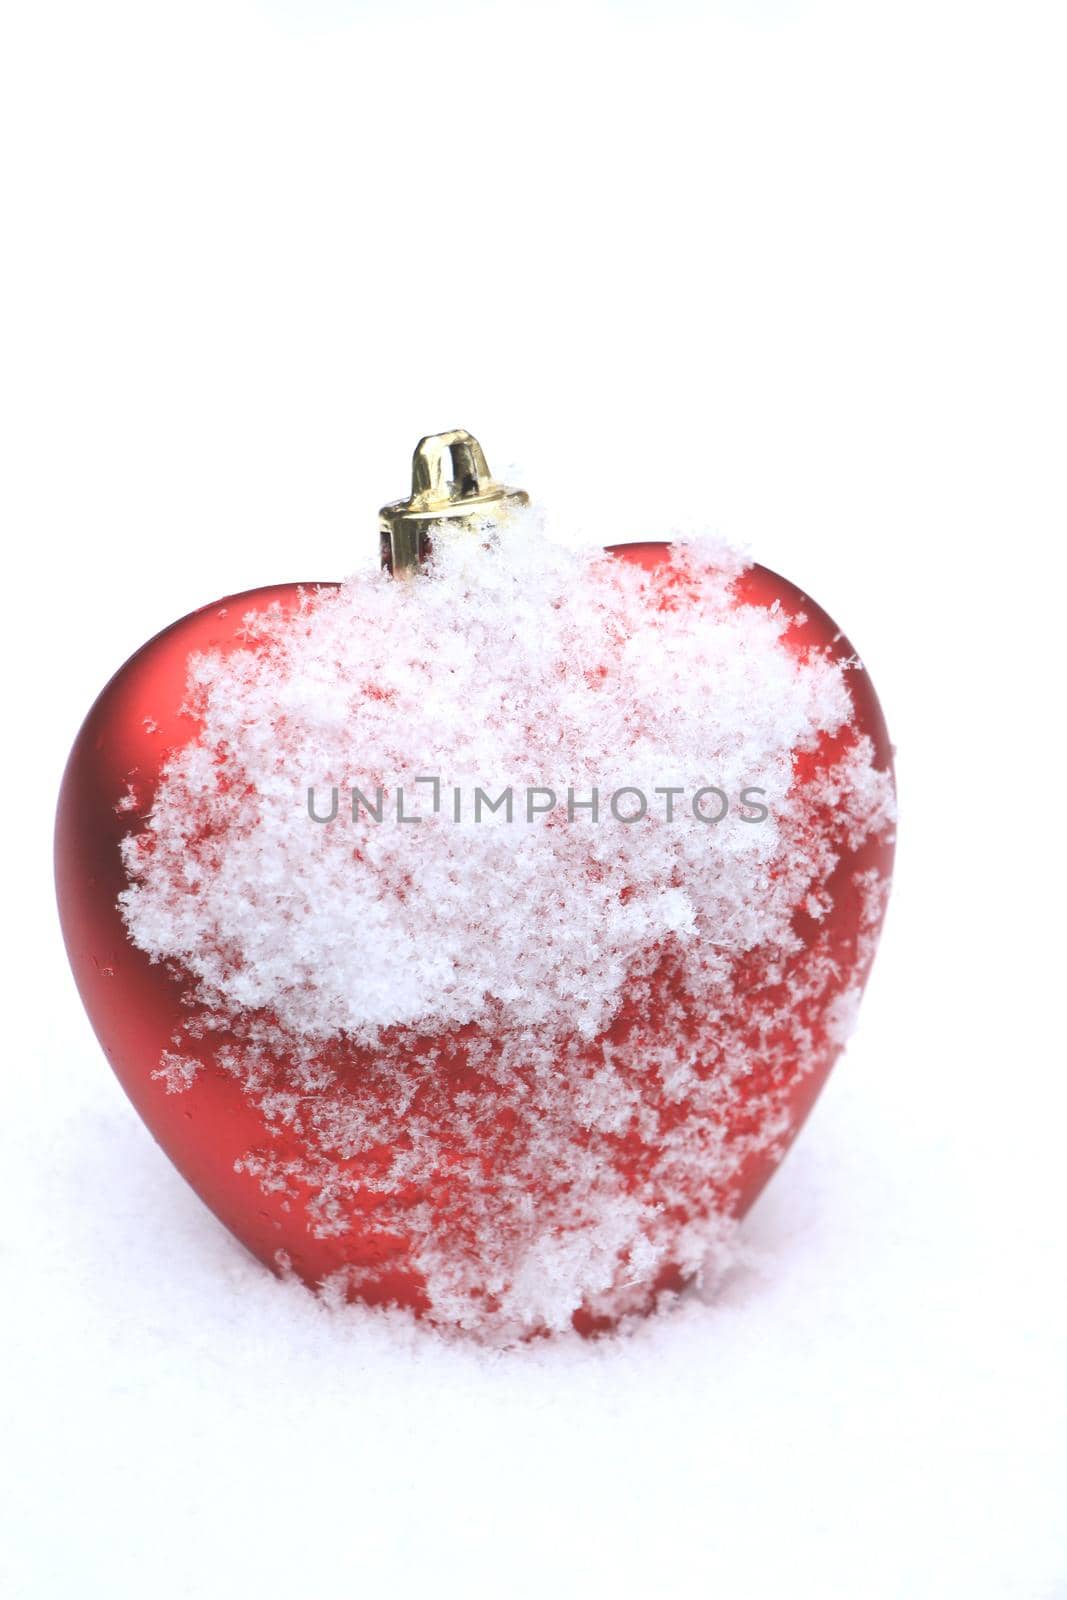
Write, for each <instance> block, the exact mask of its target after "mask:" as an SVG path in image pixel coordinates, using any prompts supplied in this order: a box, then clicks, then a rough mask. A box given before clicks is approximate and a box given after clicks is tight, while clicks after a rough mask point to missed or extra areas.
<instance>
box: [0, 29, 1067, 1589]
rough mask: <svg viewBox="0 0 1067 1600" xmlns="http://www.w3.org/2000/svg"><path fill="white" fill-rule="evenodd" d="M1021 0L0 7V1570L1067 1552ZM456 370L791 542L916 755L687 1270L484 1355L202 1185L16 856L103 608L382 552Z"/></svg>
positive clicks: (739, 1579) (1050, 301)
mask: <svg viewBox="0 0 1067 1600" xmlns="http://www.w3.org/2000/svg"><path fill="white" fill-rule="evenodd" d="M1061 9H1062V8H1060V7H1058V6H1056V5H1052V4H1050V5H1047V6H1043V5H1038V4H1031V3H1027V0H1022V3H1012V4H1002V5H989V4H983V3H982V0H971V3H968V4H962V3H960V4H952V3H950V0H925V3H921V4H920V3H913V0H897V3H895V4H893V5H882V6H878V5H872V4H851V5H840V6H838V5H821V4H816V3H812V4H808V3H805V0H778V3H770V0H768V3H766V4H762V5H761V4H758V3H753V4H745V3H743V0H732V3H729V4H726V3H721V4H713V3H709V4H706V5H699V4H697V3H696V0H693V3H692V4H690V5H684V4H680V3H675V4H670V3H667V0H659V3H658V4H656V5H652V4H643V3H639V0H631V3H629V4H621V3H620V4H601V5H599V6H594V5H592V4H585V3H580V0H575V3H572V4H569V5H563V6H558V7H557V6H554V5H550V4H544V3H539V4H532V3H531V4H526V5H522V6H517V5H512V4H502V5H497V6H492V7H486V8H484V9H482V10H477V9H475V8H467V9H465V8H463V7H462V6H458V7H457V6H456V5H455V4H451V5H448V6H435V5H433V4H431V3H430V0H424V3H423V4H421V5H420V4H413V3H410V0H395V3H394V4H392V5H390V6H388V7H381V8H380V9H379V8H378V7H373V6H370V5H360V4H358V3H356V0H349V3H345V0H333V3H325V0H310V3H308V4H303V5H301V4H298V3H297V0H272V3H267V0H262V3H260V4H258V5H256V4H252V3H249V4H247V5H241V4H236V3H231V0H214V3H212V4H201V3H199V0H183V3H182V4H172V5H166V6H164V5H161V4H158V3H150V0H149V3H146V0H138V3H135V4H134V3H131V4H129V5H125V6H123V5H118V4H114V3H112V0H100V3H97V4H94V5H79V4H70V5H54V4H49V3H47V0H44V3H38V4H33V5H30V4H23V5H21V6H19V5H16V4H11V5H9V6H7V7H5V9H4V20H3V30H4V35H5V37H4V39H3V41H2V51H0V55H2V64H0V80H2V81H0V118H2V120H3V129H2V134H3V137H2V148H3V161H4V197H3V223H4V229H5V235H6V240H5V244H4V248H3V257H2V260H0V272H2V273H3V276H4V278H5V287H4V292H3V306H2V314H3V319H4V360H3V367H4V372H3V379H2V382H3V390H4V393H3V404H4V416H3V422H2V433H0V438H2V446H3V456H4V458H5V466H4V483H3V501H4V504H3V518H4V523H5V529H6V533H7V536H8V540H9V543H8V550H9V561H10V560H11V559H12V558H13V560H14V571H13V572H9V577H8V583H7V593H6V607H5V625H4V630H3V631H4V644H5V649H6V650H7V651H9V652H10V659H9V663H8V666H7V674H8V675H7V678H6V692H5V698H4V713H5V723H6V725H7V737H6V744H7V753H8V756H9V757H10V770H9V772H8V775H7V777H6V780H5V784H4V794H5V805H6V806H7V807H8V808H9V812H8V815H7V818H6V822H5V835H4V836H5V838H6V841H7V847H6V852H5V862H4V880H5V887H6V890H7V894H6V896H5V900H6V908H7V909H6V916H5V919H4V920H5V923H6V931H7V934H8V935H9V937H10V944H11V949H10V953H9V955H8V957H7V958H6V960H5V963H4V967H5V977H7V978H9V979H10V980H11V992H10V997H9V999H8V1000H7V1002H6V1006H5V1013H4V1018H5V1041H4V1043H5V1048H4V1052H3V1054H4V1062H5V1080H6V1081H5V1089H4V1106H5V1109H4V1114H3V1140H4V1154H3V1161H2V1168H0V1178H2V1182H3V1185H4V1189H5V1196H4V1200H3V1219H4V1225H3V1230H2V1234H3V1247H4V1253H5V1264H4V1281H5V1285H6V1288H7V1297H6V1298H7V1309H6V1311H5V1312H4V1315H3V1319H2V1328H3V1338H4V1341H5V1344H8V1345H9V1346H10V1349H9V1352H8V1353H7V1355H6V1357H5V1360H4V1366H3V1383H4V1390H5V1407H6V1410H7V1413H8V1415H7V1417H6V1419H5V1425H4V1431H3V1450H4V1456H5V1471H6V1472H7V1474H8V1479H7V1482H6V1484H5V1485H4V1486H3V1491H2V1496H0V1516H2V1519H3V1522H4V1529H3V1561H4V1567H5V1577H6V1589H5V1593H7V1594H9V1595H14V1596H20V1597H21V1596H33V1597H35V1600H36V1597H49V1600H51V1597H62V1600H66V1597H68V1596H73V1597H77V1600H83V1597H88V1596H97V1595H99V1596H107V1597H109V1600H126V1597H131V1600H132V1597H134V1596H136V1597H138V1600H140V1597H148V1596H151V1597H152V1600H172V1597H177V1596H197V1597H200V1596H204V1597H211V1600H214V1597H216V1596H219V1597H221V1596H223V1595H228V1594H239V1595H242V1596H244V1595H253V1596H257V1597H263V1600H268V1597H269V1600H273V1597H276V1596H277V1597H281V1596H300V1597H303V1596H307V1595H316V1596H317V1595H333V1594H339V1595H348V1594H353V1595H356V1594H364V1593H367V1594H389V1595H395V1596H401V1597H405V1596H408V1595H411V1596H415V1595H423V1594H425V1595H464V1596H483V1595H484V1596H493V1597H498V1596H501V1597H502V1596H509V1597H510V1596H512V1595H520V1596H525V1595H534V1594H536V1595H538V1596H541V1595H545V1596H553V1597H563V1600H567V1597H570V1596H582V1597H585V1596H599V1595H613V1596H630V1595H634V1596H637V1595H642V1596H645V1595H664V1596H679V1597H682V1596H686V1597H687V1596H691V1595H692V1596H704V1595H707V1596H724V1597H727V1600H746V1597H749V1596H752V1597H757V1596H758V1597H763V1596H776V1597H777V1596H802V1597H807V1596H811V1597H813V1600H825V1597H829V1600H836V1597H838V1596H840V1597H848V1600H852V1597H853V1596H860V1597H872V1600H877V1597H883V1596H885V1597H894V1600H895V1597H908V1600H913V1597H918V1600H925V1597H930V1600H946V1597H947V1600H954V1597H957V1596H959V1597H961V1600H962V1597H966V1600H985V1597H994V1596H995V1597H1007V1596H1011V1597H1020V1600H1022V1597H1025V1600H1034V1597H1051V1596H1062V1595H1067V1549H1065V1535H1064V1526H1063V1524H1064V1516H1063V1506H1064V1504H1067V1475H1065V1466H1067V1444H1065V1431H1067V1418H1065V1382H1064V1370H1065V1366H1067V1361H1065V1334H1067V1318H1065V1311H1064V1291H1063V1266H1064V1215H1065V1206H1064V1194H1063V1182H1062V1176H1061V1174H1062V1169H1063V1153H1062V1150H1063V1141H1064V1110H1065V1105H1064V1094H1063V1087H1062V1082H1063V1070H1064V1050H1063V1039H1062V1032H1063V1005H1062V992H1063V979H1062V944H1061V943H1060V947H1059V948H1057V944H1058V941H1059V935H1060V930H1061V928H1062V910H1061V903H1062V902H1061V897H1062V892H1063V888H1062V881H1061V882H1060V883H1059V884H1057V881H1056V872H1057V869H1058V864H1059V863H1060V862H1061V861H1062V848H1061V839H1062V832H1063V825H1062V770H1063V769H1062V754H1061V751H1062V742H1063V712H1062V700H1061V693H1060V687H1061V674H1060V660H1061V653H1062V643H1061V639H1062V632H1063V614H1062V613H1063V603H1062V598H1061V590H1060V584H1061V581H1062V576H1063V568H1062V558H1061V548H1062V543H1063V539H1064V534H1065V532H1067V516H1065V496H1064V462H1063V451H1064V438H1065V423H1067V415H1065V410H1067V407H1065V390H1064V381H1065V380H1064V374H1065V358H1067V338H1065V317H1064V285H1065V283H1067V252H1065V248H1064V169H1063V153H1064V149H1065V140H1067V118H1065V113H1064V91H1063V84H1064V66H1065V63H1064V54H1065V53H1064V42H1065V41H1064V37H1063V33H1062V31H1061V16H1060V14H1059V13H1060V12H1061ZM457 425H463V426H466V427H469V428H471V429H473V430H474V431H475V432H477V433H478V434H479V435H480V436H481V438H482V440H483V443H484V444H485V446H486V449H487V452H488V454H489V459H490V463H491V465H493V466H494V467H495V468H496V469H497V471H498V473H500V474H501V475H503V474H504V472H505V470H507V471H509V472H512V473H515V474H518V475H519V476H520V481H522V482H524V483H525V484H526V486H527V487H528V488H529V489H531V490H532V491H533V492H534V493H535V494H536V495H537V496H538V498H540V499H542V500H543V501H545V502H547V503H548V504H550V505H551V506H552V507H553V508H554V509H555V510H556V511H557V512H558V511H560V510H562V509H565V510H566V513H567V515H568V517H570V518H572V519H573V525H574V529H575V536H576V537H583V538H590V539H591V538H596V537H602V538H608V537H610V538H615V539H625V538H632V537H638V536H640V535H642V534H652V535H653V536H655V535H664V534H667V533H669V531H670V529H671V528H672V526H675V525H678V524H681V523H686V524H690V525H692V524H697V525H706V526H711V527H715V528H717V529H718V530H720V531H721V532H722V533H724V534H726V535H727V536H728V537H731V538H733V539H735V540H739V541H742V542H748V543H750V544H751V546H752V548H753V552H754V554H755V556H756V558H757V559H759V560H762V561H763V562H764V563H765V564H767V565H769V566H772V567H774V568H777V569H778V570H780V571H783V572H785V573H786V574H788V575H789V576H791V577H792V578H794V579H795V580H796V581H798V582H799V583H801V584H802V585H803V586H805V587H807V588H809V589H810V590H811V592H812V593H813V594H815V596H816V597H817V598H818V599H819V600H820V601H821V602H822V604H824V605H825V606H826V607H827V608H828V609H829V610H830V611H831V612H832V613H833V614H834V615H835V616H836V617H837V619H838V620H839V622H840V623H841V624H842V625H843V626H844V627H845V628H846V629H847V631H848V632H849V633H850V635H851V636H852V638H853V640H854V642H855V643H856V644H857V645H858V647H859V648H860V649H861V651H862V652H863V655H864V657H865V659H866V661H867V664H868V666H869V668H870V670H871V672H872V674H873V676H874V679H875V682H876V683H877V684H878V686H879V689H880V692H881V695H882V699H883V702H884V705H885V707H886V710H887V713H888V716H889V720H890V724H891V728H892V730H893V733H894V736H895V738H896V741H897V744H898V747H899V776H900V785H901V794H902V807H903V821H902V827H901V835H900V857H899V877H898V884H897V889H896V898H895V902H894V904H893V906H892V908H891V912H890V918H889V923H888V926H887V931H886V936H885V940H884V945H883V949H882V952H881V956H880V959H879V963H878V965H877V968H876V971H875V975H874V978H873V981H872V984H871V987H870V990H869V993H868V997H867V1001H866V1003H865V1007H864V1011H863V1015H862V1017H861V1022H860V1030H859V1033H858V1036H857V1038H856V1040H855V1042H854V1044H853V1045H852V1047H851V1048H850V1050H849V1052H848V1054H847V1057H846V1058H845V1060H844V1061H843V1062H842V1063H841V1064H840V1066H839V1068H838V1069H837V1072H836V1073H835V1075H834V1078H833V1080H832V1082H831V1084H830V1086H829V1087H828V1088H827V1090H826V1092H825V1094H824V1096H823V1098H822V1100H821V1102H820V1104H819V1106H818V1108H817V1110H816V1112H815V1114H814V1115H813V1117H812V1120H811V1122H810V1123H809V1125H808V1127H807V1129H806V1130H805V1132H804V1134H803V1136H802V1138H801V1140H800V1142H799V1144H798V1146H797V1147H796V1149H795V1151H794V1152H793V1154H791V1156H790V1157H789V1159H788V1161H787V1163H786V1164H785V1166H784V1167H783V1169H782V1171H781V1172H780V1173H779V1175H778V1176H777V1177H776V1179H775V1181H774V1182H773V1184H772V1185H771V1187H770V1189H769V1190H768V1191H767V1192H766V1194H765V1196H764V1198H763V1199H762V1200H761V1202H760V1204H759V1205H758V1207H757V1209H756V1211H755V1212H754V1214H753V1215H752V1217H751V1219H750V1224H749V1227H748V1230H747V1233H748V1240H749V1244H750V1247H751V1260H750V1261H749V1262H748V1264H747V1265H745V1266H743V1267H742V1268H740V1269H739V1270H738V1271H737V1272H736V1274H735V1276H734V1278H733V1280H732V1282H731V1283H730V1285H729V1286H728V1288H727V1290H726V1292H725V1295H724V1297H723V1299H722V1301H721V1302H720V1303H719V1304H718V1305H715V1306H710V1307H706V1306H700V1305H692V1306H689V1307H688V1308H687V1309H686V1310H685V1311H684V1312H683V1313H682V1314H681V1315H678V1316H675V1317H673V1318H667V1319H665V1320H660V1321H658V1322H653V1323H650V1324H648V1325H646V1326H645V1327H644V1328H643V1329H641V1330H640V1331H639V1332H638V1333H637V1334H635V1335H634V1336H633V1337H632V1338H631V1339H629V1340H627V1341H614V1342H608V1343H602V1344H599V1345H596V1346H583V1347H581V1348H579V1349H574V1348H571V1347H569V1346H564V1347H555V1348H548V1347H541V1348H538V1349H537V1350H535V1351H528V1352H526V1353H524V1354H521V1355H508V1356H498V1357H496V1358H494V1359H493V1360H489V1359H487V1358H486V1357H484V1356H482V1355H479V1354H477V1353H476V1352H471V1351H469V1350H466V1349H453V1350H450V1349H446V1348H442V1347H440V1346H439V1345H437V1344H436V1343H434V1342H433V1341H428V1340H426V1339H423V1338H414V1339H412V1338H411V1337H409V1336H408V1335H406V1334H405V1333H404V1332H403V1330H402V1329H399V1328H395V1327H391V1326H389V1325H388V1323H387V1322H383V1320H382V1319H381V1318H377V1319H376V1318H370V1319H368V1318H366V1317H365V1316H363V1317H360V1316H358V1315H353V1316H352V1317H351V1318H348V1319H344V1320H341V1321H337V1320H335V1319H331V1318H329V1317H328V1316H326V1315H325V1314H324V1313H323V1312H322V1311H321V1310H320V1308H318V1307H317V1306H316V1305H315V1303H314V1302H313V1301H311V1300H310V1299H309V1298H308V1297H307V1296H305V1295H304V1294H303V1293H301V1292H299V1291H296V1290H289V1289H286V1288H283V1287H281V1286H279V1285H277V1284H275V1283H274V1281H273V1280H272V1279H270V1278H269V1277H268V1276H267V1275H266V1274H264V1273H263V1272H262V1271H261V1269H259V1268H258V1267H257V1266H256V1265H255V1264H254V1263H252V1262H251V1261H250V1260H249V1259H247V1258H246V1257H245V1256H244V1255H243V1253H242V1251H241V1250H240V1248H239V1247H238V1246H237V1245H236V1244H234V1243H233V1242H232V1241H231V1240H230V1239H229V1238H228V1236H226V1235H224V1234H223V1233H222V1231H221V1229H220V1228H219V1227H218V1226H217V1224H215V1222H214V1221H213V1220H212V1218H211V1217H210V1216H209V1215H208V1214H207V1212H206V1211H205V1210H204V1209H203V1208H202V1207H201V1206H200V1204H199V1202H198V1201H197V1200H196V1198H195V1197H194V1196H193V1195H192V1194H191V1193H190V1192H189V1191H187V1190H186V1188H185V1187H184V1185H183V1184H182V1182H181V1180H180V1179H178V1177H177V1176H176V1175H175V1174H174V1173H173V1172H172V1170H171V1169H170V1168H169V1166H168V1164H167V1162H166V1160H165V1159H164V1158H163V1156H162V1155H161V1154H160V1153H159V1152H158V1151H157V1149H156V1148H155V1147H154V1145H153V1144H152V1141H151V1139H150V1138H149V1137H148V1135H147V1134H146V1133H145V1132H144V1130H143V1129H142V1128H141V1126H140V1124H139V1123H138V1121H137V1119H136V1117H135V1116H134V1114H133V1112H132V1110H130V1108H129V1107H128V1106H127V1104H126V1102H125V1101H124V1099H123V1097H122V1095H121V1094H120V1092H119V1090H118V1087H117V1085H116V1084H115V1083H114V1082H113V1081H112V1079H111V1077H110V1074H109V1072H108V1070H107V1067H106V1065H105V1062H104V1060H103V1057H102V1055H101V1053H100V1051H99V1050H98V1048H97V1046H96V1044H95V1042H94V1040H93V1038H92V1035H91V1033H90V1030H89V1027H88V1024H87V1023H86V1022H85V1020H84V1018H83V1016H82V1013H81V1010H80V1007H79V1004H78V1001H77V998H76V995H75V993H74V988H73V984H72V982H71V981H70V978H69V975H68V973H67V970H66V965H65V961H64V958H63V954H62V950H61V946H60V942H59V938H58V932H57V928H56V924H55V918H54V911H53V905H52V890H51V884H50V866H49V844H50V830H51V813H52V806H53V800H54V795H55V791H56V787H57V785H58V781H59V776H60V771H61V767H62V762H63V759H64V756H65V753H66V750H67V748H68V747H69V744H70V741H71V740H72V738H73V736H74V733H75V731H76V729H77V725H78V722H79V720H80V718H81V716H82V715H83V714H84V711H85V710H86V709H87V707H88V704H89V702H90V701H91V699H92V697H93V696H94V695H95V693H96V691H97V689H98V688H99V687H100V686H101V685H102V683H103V682H104V680H105V679H106V678H107V677H108V676H109V675H110V673H111V672H112V671H113V670H114V669H115V668H116V667H117V666H118V665H119V664H120V663H121V661H122V660H123V659H124V658H125V657H126V656H127V655H128V654H129V653H130V652H131V651H132V650H133V649H134V648H136V647H137V646H138V645H139V644H140V643H141V642H142V641H143V640H144V639H145V638H146V637H147V636H148V635H150V634H151V633H153V632H155V631H156V630H157V629H158V628H160V627H161V626H163V625H164V624H165V623H166V622H168V621H170V620H171V619H172V618H173V617H174V616H176V615H179V614H181V613H182V612H185V611H187V610H189V609H191V608H193V607H194V606H197V605H199V604H202V603H204V602H207V601H209V600H211V599H213V598H216V597H218V596H221V595H222V594H225V593H227V592H232V591H234V590H239V589H243V588H248V587H252V586H254V585H257V584H261V583H267V582H273V581H280V580H283V579H293V578H308V579H316V578H327V577H334V576H340V575H342V574H343V573H344V572H346V571H347V570H349V569H350V568H351V567H352V566H353V565H355V564H357V563H359V562H362V561H365V560H368V559H370V560H373V549H374V538H375V535H374V526H375V525H374V520H373V514H374V511H375V510H376V508H377V506H378V505H379V504H380V503H381V502H382V501H383V500H385V499H389V498H393V497H395V496H397V495H400V494H402V493H404V492H405V489H406V476H407V470H408V460H409V456H410V450H411V448H412V446H413V444H414V442H415V440H416V439H417V438H418V436H419V435H420V434H422V433H425V432H428V431H434V430H438V429H442V428H447V427H452V426H457Z"/></svg>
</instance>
